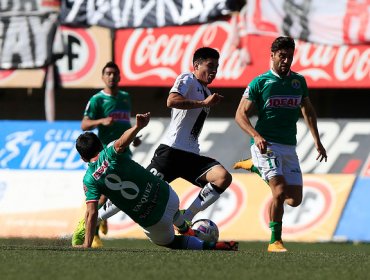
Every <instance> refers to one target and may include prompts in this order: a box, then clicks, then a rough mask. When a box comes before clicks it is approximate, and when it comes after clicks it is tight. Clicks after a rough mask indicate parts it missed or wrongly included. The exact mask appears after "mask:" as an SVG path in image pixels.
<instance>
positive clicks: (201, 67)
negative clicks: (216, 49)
mask: <svg viewBox="0 0 370 280" xmlns="http://www.w3.org/2000/svg"><path fill="white" fill-rule="evenodd" d="M217 68H218V59H215V58H207V59H206V60H202V61H201V62H195V63H194V75H195V77H197V79H198V80H199V81H200V82H201V83H203V84H205V85H208V84H210V83H212V82H213V80H214V79H215V78H216V74H217Z"/></svg>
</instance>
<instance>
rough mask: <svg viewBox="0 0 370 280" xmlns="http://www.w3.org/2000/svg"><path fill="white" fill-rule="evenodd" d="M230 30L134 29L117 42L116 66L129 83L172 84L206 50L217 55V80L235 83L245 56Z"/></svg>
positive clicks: (218, 26) (221, 25) (226, 26)
mask: <svg viewBox="0 0 370 280" xmlns="http://www.w3.org/2000/svg"><path fill="white" fill-rule="evenodd" d="M233 26H234V25H231V24H230V23H229V22H215V23H212V24H204V25H199V26H187V27H182V28H181V29H178V28H175V27H167V28H161V29H152V28H147V29H142V28H141V29H135V30H134V31H133V32H132V33H131V34H130V35H129V37H128V39H127V40H121V39H118V40H117V45H116V51H118V52H119V53H120V54H119V56H121V60H120V62H119V63H120V64H121V68H122V69H125V71H124V75H125V77H126V78H127V79H129V80H140V79H145V78H148V77H152V76H156V77H158V78H160V79H162V80H165V79H171V80H173V79H175V78H176V77H177V75H178V74H179V73H180V72H186V71H191V70H192V59H193V54H194V52H195V50H196V49H198V48H199V47H203V46H210V47H213V48H216V49H218V50H219V52H220V61H219V68H218V74H217V79H225V80H237V79H239V78H240V77H241V76H242V74H243V71H244V70H245V65H246V61H247V59H248V53H247V50H246V49H245V48H236V47H235V44H236V43H235V38H234V36H232V34H233V32H234V30H233V28H234V27H233ZM120 34H121V36H123V35H124V34H123V33H119V34H118V36H119V35H120ZM122 42H125V43H124V44H123V43H122Z"/></svg>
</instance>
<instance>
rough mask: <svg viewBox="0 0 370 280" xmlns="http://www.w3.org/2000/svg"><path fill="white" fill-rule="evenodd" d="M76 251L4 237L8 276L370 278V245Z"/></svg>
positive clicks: (127, 246) (131, 243) (144, 244)
mask: <svg viewBox="0 0 370 280" xmlns="http://www.w3.org/2000/svg"><path fill="white" fill-rule="evenodd" d="M104 245H105V246H104V248H103V249H74V248H71V246H70V240H67V239H64V240H51V239H0V278H1V279H3V280H7V279H17V280H20V279H52V280H58V279H79V280H82V279H102V280H104V279H112V280H113V279H114V280H115V279H135V280H141V279H175V280H181V279H186V280H190V279H209V280H215V279H223V280H228V279H253V280H255V279H285V280H286V279H294V280H296V279H310V280H311V279H335V280H340V279H345V280H348V279H349V280H357V279H370V270H369V268H370V244H350V243H291V242H287V243H286V246H287V248H288V250H289V251H288V252H287V253H280V254H279V253H277V254H271V253H267V252H266V246H267V244H266V243H259V242H241V244H240V248H239V251H238V252H221V251H172V250H169V249H166V248H161V247H158V246H155V245H153V244H151V243H150V242H149V241H148V240H128V239H121V240H104Z"/></svg>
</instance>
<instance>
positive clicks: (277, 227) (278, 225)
mask: <svg viewBox="0 0 370 280" xmlns="http://www.w3.org/2000/svg"><path fill="white" fill-rule="evenodd" d="M282 227H283V223H282V222H270V224H269V228H270V229H271V240H270V244H272V243H274V242H275V241H277V240H281V231H282Z"/></svg>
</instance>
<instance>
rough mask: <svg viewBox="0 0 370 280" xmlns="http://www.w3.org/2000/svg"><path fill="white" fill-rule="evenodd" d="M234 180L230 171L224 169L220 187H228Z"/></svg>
mask: <svg viewBox="0 0 370 280" xmlns="http://www.w3.org/2000/svg"><path fill="white" fill-rule="evenodd" d="M232 181H233V177H232V176H231V174H230V173H229V172H227V171H226V170H224V172H223V173H222V174H221V176H220V188H222V189H224V190H225V189H227V187H228V186H230V184H231V182H232Z"/></svg>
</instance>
